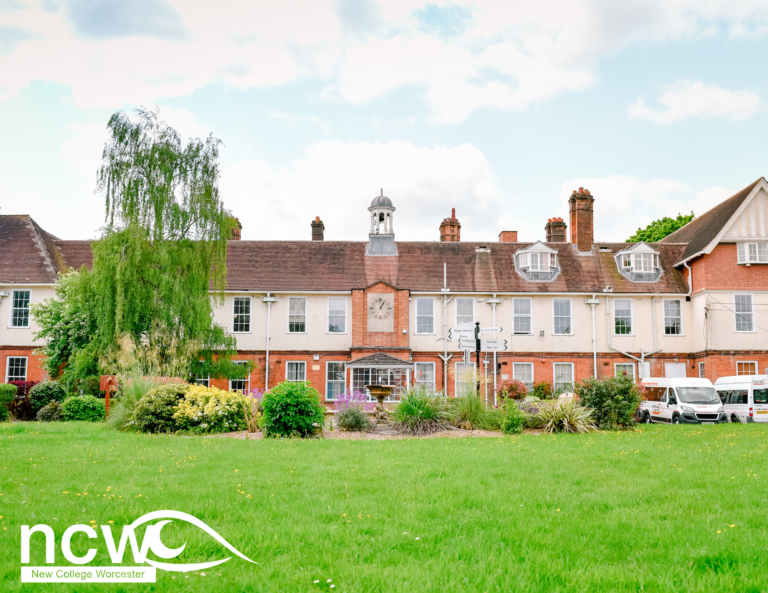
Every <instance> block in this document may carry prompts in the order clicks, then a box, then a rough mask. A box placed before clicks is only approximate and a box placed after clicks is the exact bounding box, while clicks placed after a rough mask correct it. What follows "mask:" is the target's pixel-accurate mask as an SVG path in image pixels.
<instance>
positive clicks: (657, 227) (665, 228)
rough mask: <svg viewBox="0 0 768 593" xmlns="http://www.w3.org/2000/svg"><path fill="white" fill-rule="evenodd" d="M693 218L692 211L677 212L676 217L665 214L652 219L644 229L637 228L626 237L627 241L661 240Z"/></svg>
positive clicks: (649, 241)
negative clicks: (688, 212) (685, 212)
mask: <svg viewBox="0 0 768 593" xmlns="http://www.w3.org/2000/svg"><path fill="white" fill-rule="evenodd" d="M693 219H694V216H693V212H691V213H690V214H686V215H683V214H678V215H677V218H669V217H668V216H665V217H664V218H660V219H659V220H654V221H653V222H652V223H651V224H649V225H648V226H647V227H645V228H644V229H640V228H638V229H637V232H636V233H635V234H634V235H632V236H631V237H630V238H629V239H627V243H639V242H640V241H645V242H646V243H656V242H658V241H661V240H662V239H663V238H664V237H666V236H667V235H671V234H672V233H674V232H675V231H676V230H677V229H679V228H682V227H684V226H685V225H686V224H688V223H689V222H691V221H692V220H693Z"/></svg>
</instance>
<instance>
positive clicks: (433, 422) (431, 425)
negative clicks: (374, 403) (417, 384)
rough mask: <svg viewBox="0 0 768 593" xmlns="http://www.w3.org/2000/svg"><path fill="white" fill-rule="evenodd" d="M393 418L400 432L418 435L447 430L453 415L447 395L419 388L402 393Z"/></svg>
mask: <svg viewBox="0 0 768 593" xmlns="http://www.w3.org/2000/svg"><path fill="white" fill-rule="evenodd" d="M392 420H393V422H394V424H395V426H396V427H397V429H398V430H399V431H400V432H404V433H408V434H412V435H414V436H418V435H423V434H430V433H433V432H437V431H440V430H445V429H446V428H448V427H449V426H450V420H451V417H450V413H449V408H448V402H447V401H446V399H445V397H443V396H442V395H441V394H438V393H430V392H429V391H427V390H426V389H425V388H417V389H410V390H408V391H404V392H402V393H401V394H400V402H399V403H398V404H397V406H395V409H394V410H393V411H392Z"/></svg>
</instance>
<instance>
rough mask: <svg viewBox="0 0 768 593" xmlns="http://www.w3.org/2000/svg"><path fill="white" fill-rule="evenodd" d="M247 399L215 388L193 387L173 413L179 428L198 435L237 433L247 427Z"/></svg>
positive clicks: (238, 394) (232, 392)
mask: <svg viewBox="0 0 768 593" xmlns="http://www.w3.org/2000/svg"><path fill="white" fill-rule="evenodd" d="M248 399H249V398H248V397H247V396H245V395H242V394H241V393H235V392H234V391H222V390H221V389H217V388H216V387H205V386H203V385H192V386H191V387H190V388H189V390H188V391H187V392H186V393H185V394H184V398H183V399H182V400H181V401H180V402H179V407H178V409H177V410H176V412H175V413H174V414H173V418H174V420H176V422H177V423H178V425H179V428H181V429H186V430H191V431H192V432H199V433H213V432H234V431H237V430H243V429H244V428H245V427H246V422H245V408H244V404H245V405H249V404H250V402H249V401H248Z"/></svg>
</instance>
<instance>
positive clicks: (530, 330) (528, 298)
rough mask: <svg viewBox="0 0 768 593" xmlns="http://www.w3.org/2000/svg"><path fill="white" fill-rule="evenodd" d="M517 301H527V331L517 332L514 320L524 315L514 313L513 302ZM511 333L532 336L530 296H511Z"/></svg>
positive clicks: (531, 302)
mask: <svg viewBox="0 0 768 593" xmlns="http://www.w3.org/2000/svg"><path fill="white" fill-rule="evenodd" d="M517 301H528V315H527V317H528V326H529V331H528V333H522V332H517V330H516V324H515V320H516V319H518V318H525V317H526V315H518V314H517V313H515V303H516V302H517ZM512 335H513V336H532V335H533V298H531V297H513V298H512Z"/></svg>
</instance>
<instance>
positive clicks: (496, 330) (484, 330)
mask: <svg viewBox="0 0 768 593" xmlns="http://www.w3.org/2000/svg"><path fill="white" fill-rule="evenodd" d="M480 331H481V332H482V333H484V334H500V333H501V332H502V331H503V330H502V329H501V328H500V327H483V328H481V329H480Z"/></svg>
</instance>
